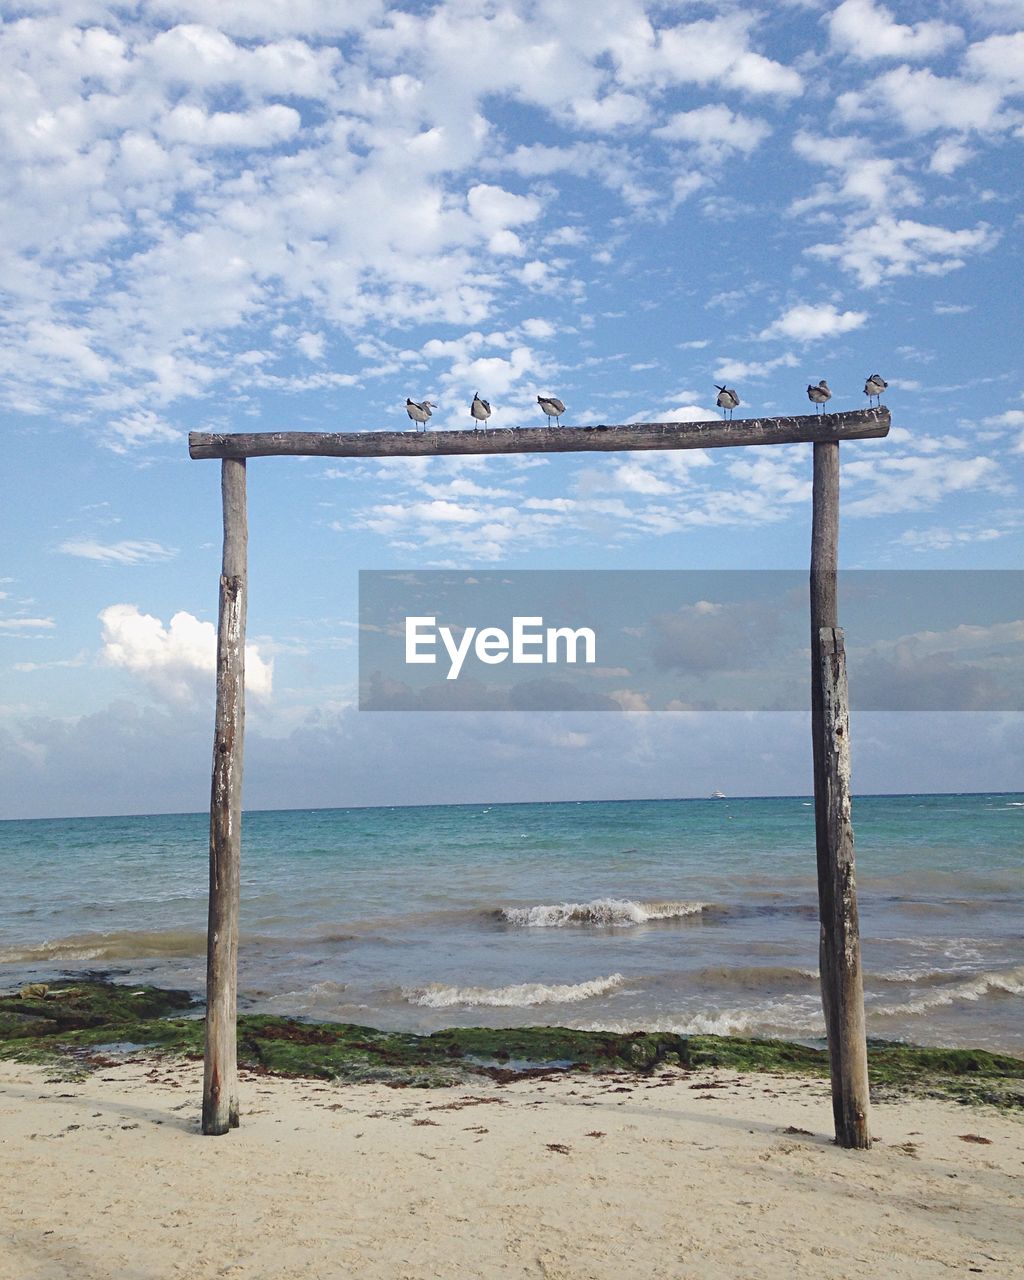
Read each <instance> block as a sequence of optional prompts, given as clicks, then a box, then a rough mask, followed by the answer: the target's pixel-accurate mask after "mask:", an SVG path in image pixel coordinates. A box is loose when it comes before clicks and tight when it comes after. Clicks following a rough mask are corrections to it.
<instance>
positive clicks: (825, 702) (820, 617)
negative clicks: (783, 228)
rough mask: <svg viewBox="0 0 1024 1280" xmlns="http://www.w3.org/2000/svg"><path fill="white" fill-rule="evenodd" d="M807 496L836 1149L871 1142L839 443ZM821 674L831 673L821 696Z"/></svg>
mask: <svg viewBox="0 0 1024 1280" xmlns="http://www.w3.org/2000/svg"><path fill="white" fill-rule="evenodd" d="M812 503H813V505H812V516H811V584H810V585H811V738H812V743H813V750H814V819H815V832H816V837H817V865H818V912H819V916H820V919H821V938H820V945H819V966H820V970H821V999H822V1006H823V1008H824V1013H825V1031H826V1034H827V1037H828V1056H829V1069H830V1073H831V1078H832V1113H833V1116H834V1119H835V1129H836V1141H837V1142H838V1143H839V1145H840V1146H842V1147H861V1148H865V1147H867V1146H869V1145H870V1138H869V1136H868V1130H867V1116H868V1088H867V1085H868V1079H867V1044H866V1040H865V1036H864V990H863V985H862V980H861V972H860V937H859V933H858V926H857V899H856V892H855V889H854V879H853V828H852V824H851V821H850V799H849V719H848V712H847V700H846V665H845V650H843V648H842V640H841V635H840V639H839V642H838V644H839V647H838V650H837V649H836V645H835V641H834V640H833V637H834V635H835V633H836V628H837V627H838V617H837V614H838V602H837V572H838V566H839V444H838V442H829V443H821V444H815V446H814V486H813V499H812ZM823 633H827V635H828V651H829V657H828V661H827V662H826V661H825V660H824V658H823V656H822V643H823ZM837 651H838V653H839V655H840V656H839V658H838V660H837V659H836V658H835V654H836V652H837ZM837 663H838V669H837ZM826 671H827V672H828V675H829V679H828V691H827V693H826V679H825V674H826ZM840 747H841V748H842V750H841V751H840V750H839V748H840ZM844 769H845V773H844Z"/></svg>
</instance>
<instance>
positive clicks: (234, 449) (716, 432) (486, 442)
mask: <svg viewBox="0 0 1024 1280" xmlns="http://www.w3.org/2000/svg"><path fill="white" fill-rule="evenodd" d="M888 434H889V410H888V409H886V408H884V407H882V408H879V409H855V410H852V411H851V412H850V413H820V414H817V413H815V414H806V415H804V416H803V417H798V418H738V419H736V420H735V421H732V420H723V419H721V418H713V419H711V420H710V421H708V422H634V423H630V424H628V425H626V426H617V427H603V426H602V427H547V426H545V427H523V428H520V427H502V428H501V429H500V430H499V429H495V430H493V431H487V430H483V429H481V430H477V431H474V430H473V429H472V428H467V429H466V430H464V431H252V432H239V433H238V434H227V435H222V434H215V433H211V432H206V431H192V432H190V433H189V437H188V451H189V453H190V454H191V456H192V457H193V458H267V457H276V456H280V455H282V454H291V455H308V456H311V457H318V458H420V457H423V456H425V455H430V454H441V453H575V452H591V451H593V452H599V453H614V452H618V451H620V450H630V449H726V448H729V447H730V446H732V445H741V444H802V443H810V444H821V443H823V442H825V441H833V440H871V439H876V438H878V437H879V436H885V435H888Z"/></svg>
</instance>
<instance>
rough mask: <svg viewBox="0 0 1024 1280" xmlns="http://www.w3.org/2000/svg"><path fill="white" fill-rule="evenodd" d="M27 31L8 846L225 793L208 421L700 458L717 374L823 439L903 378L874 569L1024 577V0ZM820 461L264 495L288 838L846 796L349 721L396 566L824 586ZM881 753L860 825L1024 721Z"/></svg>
mask: <svg viewBox="0 0 1024 1280" xmlns="http://www.w3.org/2000/svg"><path fill="white" fill-rule="evenodd" d="M5 14H6V15H7V16H6V18H5V21H4V22H3V23H2V24H0V128H2V130H3V147H4V156H5V164H4V174H3V178H2V180H0V181H2V182H3V197H2V201H0V209H2V214H0V216H2V219H3V227H2V236H0V258H2V271H0V288H2V291H3V308H2V315H0V324H2V326H3V341H2V343H0V385H2V414H3V425H4V436H5V451H4V453H5V458H4V463H5V465H4V479H3V503H2V512H0V519H2V522H3V533H4V547H5V562H4V565H3V567H2V570H0V578H2V582H0V593H2V598H0V645H2V651H0V666H2V670H3V693H2V695H0V699H2V704H3V705H2V708H0V715H2V720H0V755H2V761H0V765H2V769H0V778H2V781H0V792H2V793H4V794H2V795H0V813H3V814H6V815H8V816H18V815H35V814H39V815H45V814H66V813H106V812H134V811H153V810H158V809H170V810H177V809H200V808H202V807H203V805H204V804H205V802H206V789H207V786H208V783H207V780H206V779H207V772H208V763H209V738H210V728H211V714H212V712H211V704H212V678H211V671H212V662H213V656H212V654H213V650H212V631H211V626H212V622H213V620H215V616H216V585H217V574H218V572H219V535H220V513H219V492H218V466H217V464H216V463H212V462H191V461H190V460H189V458H188V454H187V447H186V435H187V432H188V431H189V430H190V429H214V430H259V429H264V430H269V429H304V430H316V429H324V430H361V429H381V428H387V427H392V428H395V429H404V428H405V427H406V426H410V425H411V424H410V423H409V422H408V419H407V418H406V416H405V413H404V409H403V405H404V401H405V398H406V396H411V397H413V398H414V399H420V398H423V397H430V398H432V399H433V400H435V401H437V402H438V404H439V408H438V409H437V411H436V412H435V415H434V422H435V423H436V424H437V425H442V426H468V425H469V424H470V419H469V417H468V404H469V401H470V399H471V398H472V395H473V393H474V392H475V391H479V392H480V394H481V395H483V396H485V397H486V398H488V399H489V400H490V401H491V402H492V403H493V405H494V407H495V413H494V418H493V421H494V422H495V423H497V424H499V425H512V424H524V425H528V424H531V423H534V424H537V425H540V423H542V422H543V418H542V415H541V414H540V411H539V410H538V408H537V406H536V403H535V398H536V396H537V394H538V393H539V392H547V393H555V394H557V395H560V396H561V397H562V399H563V400H564V401H565V402H566V404H567V406H568V412H567V415H566V418H565V421H566V422H569V423H594V422H629V421H650V420H665V419H670V418H676V419H681V420H685V419H688V418H689V419H697V418H704V417H708V416H711V415H712V414H713V413H714V412H715V411H714V395H715V390H714V384H715V383H716V382H719V383H720V382H727V383H728V384H729V385H731V386H735V387H736V388H737V390H738V392H739V394H740V397H741V399H742V402H743V404H742V408H741V409H740V410H738V411H737V415H738V416H742V415H743V414H748V413H749V414H772V413H793V412H803V411H805V410H806V409H807V408H808V407H809V406H808V404H807V400H806V396H805V393H804V388H805V386H806V385H807V383H808V382H817V381H818V379H819V378H822V377H825V378H827V379H828V380H829V382H830V385H831V386H832V388H833V390H834V399H833V402H832V404H833V406H834V407H835V408H838V409H844V408H854V407H859V406H861V405H863V404H864V403H866V402H865V398H864V395H863V392H862V387H863V384H864V379H865V377H866V376H867V375H868V374H869V373H872V372H875V371H876V370H877V371H878V372H880V373H882V374H883V376H884V377H886V378H887V379H888V381H889V384H890V386H889V391H888V393H887V396H886V403H887V404H888V405H889V407H890V409H891V411H892V415H893V423H894V428H893V431H892V432H891V434H890V436H889V438H888V439H887V440H885V441H865V442H862V443H853V444H848V445H844V446H843V449H842V454H843V543H842V560H843V564H844V565H845V566H846V567H849V568H857V567H871V568H889V569H909V568H913V569H952V568H957V569H983V568H985V569H992V568H1011V567H1018V566H1019V565H1020V563H1021V514H1020V510H1021V508H1020V486H1021V478H1022V469H1024V380H1022V368H1021V354H1020V332H1021V308H1020V301H1019V297H1020V283H1019V282H1020V280H1021V277H1022V271H1021V247H1020V246H1021V220H1022V211H1021V202H1020V182H1019V174H1020V169H1021V141H1022V139H1024V102H1022V95H1024V33H1022V32H1021V31H1020V30H1019V28H1020V26H1021V23H1020V8H1019V5H1018V4H1016V3H1009V2H1007V3H1003V2H1002V0H947V2H946V3H938V4H934V3H932V4H928V5H925V4H923V3H922V4H916V3H900V4H890V5H888V6H883V5H880V4H873V3H871V2H870V0H843V3H841V4H838V5H836V4H827V3H815V2H813V0H809V2H807V3H800V2H796V3H788V4H777V5H772V6H768V5H764V6H761V7H757V6H750V5H744V4H742V3H717V4H716V3H711V4H689V3H667V4H649V3H646V4H645V3H642V0H593V2H592V3H590V4H587V5H586V6H584V5H581V4H579V3H571V2H570V0H534V2H533V3H526V2H525V0H522V2H520V0H506V2H504V3H501V4H495V3H485V2H483V0H458V2H457V3H456V2H454V0H452V2H449V3H441V4H415V3H410V4H406V5H397V4H386V3H380V2H378V0H349V3H346V4H345V5H337V4H331V3H326V2H325V0H324V2H322V0H296V2H295V3H291V4H289V5H282V4H277V3H269V2H267V0H262V2H261V0H249V2H247V3H241V0H223V2H222V3H219V4H217V5H216V6H211V5H206V4H200V3H199V2H198V0H151V2H150V3H148V4H146V5H145V6H143V5H133V4H124V5H118V6H116V7H108V6H105V5H103V4H99V3H92V2H91V0H67V2H66V3H63V4H58V3H47V2H46V0H39V2H38V3H30V4H24V5H13V6H10V5H9V6H7V7H6V9H5ZM809 466H810V458H809V453H808V450H807V449H806V448H804V447H800V446H794V447H785V448H774V449H758V450H754V449H748V450H743V451H718V452H713V453H707V454H704V453H697V452H693V453H680V454H664V455H658V456H655V455H643V454H634V455H613V456H609V457H598V456H596V455H582V454H581V455H565V456H552V457H550V458H530V457H519V458H494V459H487V458H481V459H477V458H474V459H432V460H417V461H401V462H393V463H389V464H382V463H376V462H366V463H359V462H355V461H351V460H335V461H333V462H324V461H318V460H293V459H267V460H255V461H253V462H252V463H250V465H249V493H250V516H251V553H250V566H251V572H252V580H251V598H250V616H249V624H250V639H251V643H252V651H251V655H250V693H251V697H250V719H249V727H250V734H249V760H250V766H249V774H248V781H247V802H248V803H249V804H251V805H254V806H261V805H289V804H296V805H311V804H323V805H329V804H332V803H344V804H351V803H359V802H364V803H400V802H405V801H409V800H423V799H429V798H437V799H442V800H461V799H465V800H472V799H480V798H486V799H499V798H520V799H527V798H532V797H534V796H536V797H538V798H546V797H549V796H550V797H554V796H556V795H561V796H566V797H572V796H578V795H584V794H586V795H590V794H605V795H620V794H621V795H626V794H629V795H673V794H680V795H686V794H704V793H706V792H707V791H708V790H710V789H712V788H713V787H722V788H723V789H726V790H730V791H735V792H739V791H743V792H772V791H780V790H781V791H801V790H806V788H807V786H808V785H809V761H808V759H807V756H808V752H807V747H806V740H805V739H806V731H805V725H804V724H803V722H802V720H801V719H800V717H799V716H797V717H795V718H794V717H790V718H788V719H787V718H785V717H776V718H773V717H763V716H762V717H760V718H757V717H754V718H751V719H748V720H746V721H744V722H743V724H742V726H741V723H740V721H739V720H738V719H737V718H736V717H735V716H728V715H727V716H718V717H705V719H704V720H701V719H700V718H699V717H693V716H689V715H671V714H665V715H643V714H639V713H634V712H631V713H629V714H624V715H623V716H622V717H615V716H607V715H605V716H601V717H600V718H599V722H598V723H597V724H596V725H595V724H594V723H592V721H591V720H588V718H587V717H586V716H572V715H555V714H552V715H549V716H541V715H512V714H509V715H503V716H490V717H487V716H476V715H472V714H469V713H467V714H465V715H461V716H449V717H439V716H433V715H428V714H419V715H412V716H399V715H397V714H396V715H393V716H380V715H378V716H376V717H373V716H370V717H367V715H365V714H363V715H360V713H358V712H357V711H355V710H354V705H353V704H354V700H355V696H356V670H355V653H356V648H355V624H356V587H357V571H358V570H359V569H373V568H450V567H455V568H462V567H473V566H480V567H484V566H485V567H491V568H493V567H506V568H514V569H526V568H529V569H539V568H559V569H565V568H574V569H582V568H599V569H608V568H614V569H639V568H685V569H691V568H803V567H804V566H805V564H806V558H807V539H808V522H809ZM1017 616H1018V617H1020V614H1019V613H1018V615H1017ZM971 621H972V619H970V618H969V617H965V618H964V622H965V623H971ZM961 639H962V637H961ZM930 644H931V648H932V650H934V648H935V641H934V638H932V640H931V641H930ZM611 721H615V723H614V724H611V723H610V722H611ZM856 732H857V738H856V743H859V744H862V745H861V750H860V756H859V758H858V757H857V756H856V755H855V769H856V770H857V778H856V781H858V782H859V785H860V787H861V789H863V790H911V789H918V788H921V789H924V788H934V789H961V788H962V789H979V788H987V787H992V788H995V787H1007V786H1012V785H1015V779H1017V778H1019V775H1020V764H1021V762H1022V751H1021V745H1022V740H1024V733H1022V724H1021V717H1020V716H1019V715H1016V716H1014V715H1009V714H1006V715H1002V716H1000V715H996V714H989V715H984V716H958V717H956V718H955V719H954V720H950V719H948V718H947V719H946V720H941V718H940V719H937V720H934V721H928V722H927V724H926V722H925V720H923V719H922V718H921V717H920V716H907V715H904V716H892V717H876V718H874V719H872V718H871V717H868V716H865V717H864V718H863V721H862V726H861V727H860V728H858V729H857V730H856ZM922 733H925V734H926V735H927V740H928V742H929V744H930V749H929V751H928V752H926V753H924V754H923V758H922V755H921V753H916V754H915V753H914V752H913V744H914V743H916V742H919V741H920V738H921V734H922ZM738 740H742V743H743V745H742V747H740V746H738V745H737V742H738ZM912 756H914V758H911V757H912Z"/></svg>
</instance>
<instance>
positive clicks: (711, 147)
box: [653, 103, 771, 159]
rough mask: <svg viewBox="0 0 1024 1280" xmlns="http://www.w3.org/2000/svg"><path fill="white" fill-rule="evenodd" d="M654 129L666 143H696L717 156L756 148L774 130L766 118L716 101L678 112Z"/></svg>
mask: <svg viewBox="0 0 1024 1280" xmlns="http://www.w3.org/2000/svg"><path fill="white" fill-rule="evenodd" d="M653 132H654V136H655V137H657V138H664V139H665V141H666V142H693V143H695V144H696V146H697V148H698V150H699V151H700V152H701V153H702V154H703V155H705V156H708V157H710V158H712V159H718V158H724V157H726V156H728V155H730V154H732V153H733V152H736V151H741V152H744V153H749V152H751V151H753V150H754V149H755V148H756V147H758V146H759V145H760V144H761V143H762V142H763V141H764V140H765V138H767V137H768V135H769V134H770V133H771V126H770V125H769V124H768V122H767V121H766V120H760V119H756V118H755V117H753V116H744V115H740V114H738V113H736V112H734V111H731V110H730V109H729V108H728V107H726V106H723V105H722V104H720V103H715V104H713V105H710V106H706V107H697V108H695V109H694V110H693V111H679V112H677V113H676V114H675V115H673V116H671V117H670V118H669V120H668V122H667V124H664V125H662V126H661V128H659V129H655V130H654V131H653Z"/></svg>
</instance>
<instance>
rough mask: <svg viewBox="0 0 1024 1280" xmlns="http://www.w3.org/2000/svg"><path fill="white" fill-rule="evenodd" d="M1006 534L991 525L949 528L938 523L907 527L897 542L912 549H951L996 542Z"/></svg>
mask: <svg viewBox="0 0 1024 1280" xmlns="http://www.w3.org/2000/svg"><path fill="white" fill-rule="evenodd" d="M1005 535H1006V530H1005V529H994V528H992V527H991V526H985V527H982V528H975V527H970V528H959V529H949V528H944V527H943V526H941V525H937V526H933V527H932V528H929V529H906V530H904V532H903V533H901V534H900V536H899V537H898V538H897V542H898V543H899V544H900V546H901V547H909V548H910V550H911V551H921V552H925V551H949V550H950V548H952V547H963V546H969V545H970V544H971V543H974V542H994V541H995V540H996V539H997V538H1002V537H1004V536H1005Z"/></svg>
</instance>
